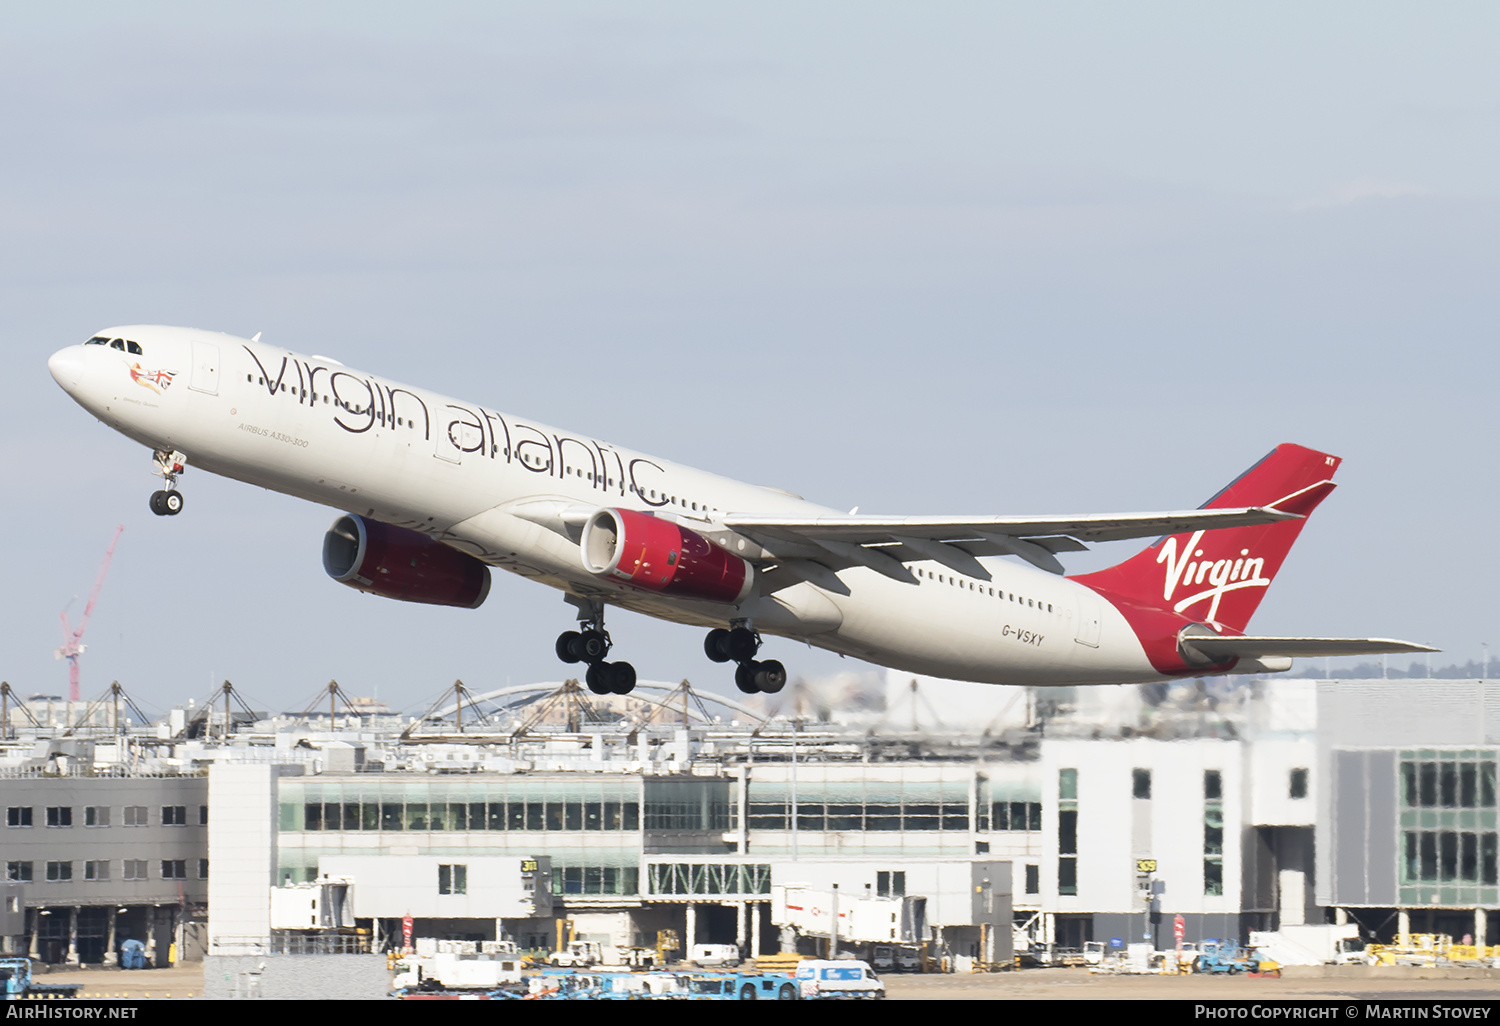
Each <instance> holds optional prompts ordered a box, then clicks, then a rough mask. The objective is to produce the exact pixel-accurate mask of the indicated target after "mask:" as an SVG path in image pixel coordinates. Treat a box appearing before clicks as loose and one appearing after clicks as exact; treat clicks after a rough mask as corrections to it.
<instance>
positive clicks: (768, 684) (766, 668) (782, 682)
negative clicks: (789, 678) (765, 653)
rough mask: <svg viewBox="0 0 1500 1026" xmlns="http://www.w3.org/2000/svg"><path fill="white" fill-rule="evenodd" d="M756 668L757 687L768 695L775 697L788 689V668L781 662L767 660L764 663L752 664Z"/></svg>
mask: <svg viewBox="0 0 1500 1026" xmlns="http://www.w3.org/2000/svg"><path fill="white" fill-rule="evenodd" d="M750 665H751V666H753V667H755V687H756V690H758V691H763V692H765V693H766V694H768V695H774V694H776V692H778V691H780V690H781V689H782V688H784V687H786V667H785V666H782V665H781V662H780V660H777V659H767V660H766V661H765V662H763V663H751V664H750Z"/></svg>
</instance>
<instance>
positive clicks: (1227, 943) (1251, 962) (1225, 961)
mask: <svg viewBox="0 0 1500 1026" xmlns="http://www.w3.org/2000/svg"><path fill="white" fill-rule="evenodd" d="M1193 967H1194V971H1196V972H1200V973H1216V974H1233V973H1253V972H1256V971H1258V970H1259V968H1260V959H1259V957H1257V955H1256V953H1255V949H1254V948H1244V947H1241V946H1240V945H1239V943H1238V942H1237V941H1232V940H1213V939H1210V940H1205V941H1203V942H1201V943H1200V944H1199V945H1198V957H1197V959H1196V960H1195V961H1194V962H1193Z"/></svg>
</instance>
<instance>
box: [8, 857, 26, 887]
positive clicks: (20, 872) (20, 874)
mask: <svg viewBox="0 0 1500 1026" xmlns="http://www.w3.org/2000/svg"><path fill="white" fill-rule="evenodd" d="M5 879H7V880H15V881H18V882H20V883H30V882H31V863H30V862H7V863H6V864H5Z"/></svg>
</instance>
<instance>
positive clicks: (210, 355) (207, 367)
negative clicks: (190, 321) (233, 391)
mask: <svg viewBox="0 0 1500 1026" xmlns="http://www.w3.org/2000/svg"><path fill="white" fill-rule="evenodd" d="M188 387H189V388H191V389H192V390H193V391H195V392H207V393H208V394H209V395H218V394H219V347H218V346H216V345H214V344H213V343H212V342H194V343H193V377H192V380H191V381H189V382H188Z"/></svg>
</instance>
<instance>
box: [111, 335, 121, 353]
mask: <svg viewBox="0 0 1500 1026" xmlns="http://www.w3.org/2000/svg"><path fill="white" fill-rule="evenodd" d="M109 348H111V349H118V350H119V351H120V352H122V353H123V352H124V351H125V340H124V339H123V338H117V339H115V340H114V341H113V342H111V343H110V344H109Z"/></svg>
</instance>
